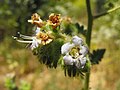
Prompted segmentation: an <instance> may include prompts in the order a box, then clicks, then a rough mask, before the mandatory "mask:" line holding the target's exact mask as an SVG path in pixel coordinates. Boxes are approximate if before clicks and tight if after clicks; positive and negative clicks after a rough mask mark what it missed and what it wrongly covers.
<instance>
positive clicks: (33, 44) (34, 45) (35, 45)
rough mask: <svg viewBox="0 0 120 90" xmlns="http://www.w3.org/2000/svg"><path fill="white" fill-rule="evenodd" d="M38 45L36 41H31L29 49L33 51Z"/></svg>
mask: <svg viewBox="0 0 120 90" xmlns="http://www.w3.org/2000/svg"><path fill="white" fill-rule="evenodd" d="M38 45H39V42H38V41H37V40H36V39H33V41H32V45H31V46H30V47H31V49H32V50H33V49H35V48H37V47H38Z"/></svg>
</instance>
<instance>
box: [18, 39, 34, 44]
mask: <svg viewBox="0 0 120 90" xmlns="http://www.w3.org/2000/svg"><path fill="white" fill-rule="evenodd" d="M16 41H18V42H21V43H32V42H33V41H23V40H17V39H16Z"/></svg>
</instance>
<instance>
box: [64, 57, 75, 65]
mask: <svg viewBox="0 0 120 90" xmlns="http://www.w3.org/2000/svg"><path fill="white" fill-rule="evenodd" d="M63 60H64V62H65V64H66V65H73V62H74V60H73V58H72V57H71V56H70V55H65V56H64V57H63Z"/></svg>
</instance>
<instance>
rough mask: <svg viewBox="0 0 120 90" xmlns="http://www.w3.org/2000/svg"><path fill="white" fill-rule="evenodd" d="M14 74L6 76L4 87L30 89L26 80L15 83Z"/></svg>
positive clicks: (18, 89)
mask: <svg viewBox="0 0 120 90" xmlns="http://www.w3.org/2000/svg"><path fill="white" fill-rule="evenodd" d="M15 79H16V78H15V76H7V77H6V80H5V87H6V88H7V89H8V90H31V85H30V84H29V83H28V82H26V81H23V80H22V81H21V82H20V85H19V86H18V85H16V81H15Z"/></svg>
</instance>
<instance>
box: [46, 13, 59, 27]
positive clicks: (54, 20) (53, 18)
mask: <svg viewBox="0 0 120 90" xmlns="http://www.w3.org/2000/svg"><path fill="white" fill-rule="evenodd" d="M60 23H61V18H60V14H54V13H52V14H50V16H49V20H48V24H50V25H52V27H53V28H56V27H57V26H59V25H60Z"/></svg>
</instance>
